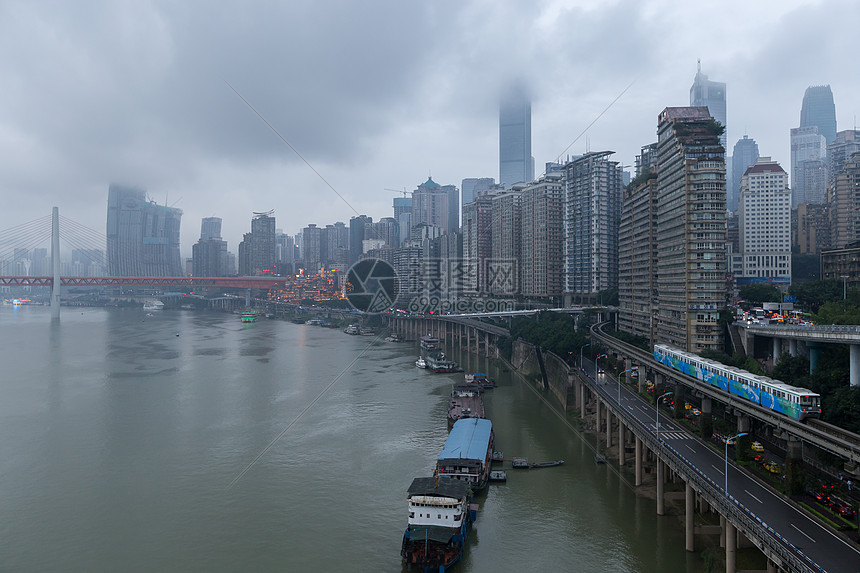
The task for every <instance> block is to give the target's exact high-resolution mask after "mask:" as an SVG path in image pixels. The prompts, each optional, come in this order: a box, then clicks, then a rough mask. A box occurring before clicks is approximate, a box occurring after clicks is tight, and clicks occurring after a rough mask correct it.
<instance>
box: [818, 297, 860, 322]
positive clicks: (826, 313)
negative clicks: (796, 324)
mask: <svg viewBox="0 0 860 573" xmlns="http://www.w3.org/2000/svg"><path fill="white" fill-rule="evenodd" d="M858 299H860V293H858V292H857V291H852V292H851V295H850V296H849V297H848V298H847V300H845V301H841V300H840V301H839V302H825V303H824V304H822V305H821V306H820V307H818V312H817V313H816V314H815V322H816V323H817V324H860V300H858Z"/></svg>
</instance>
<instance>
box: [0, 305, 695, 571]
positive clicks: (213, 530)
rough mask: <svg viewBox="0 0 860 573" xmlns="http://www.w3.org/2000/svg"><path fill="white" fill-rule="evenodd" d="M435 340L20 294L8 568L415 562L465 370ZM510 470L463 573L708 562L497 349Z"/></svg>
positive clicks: (3, 438)
mask: <svg viewBox="0 0 860 573" xmlns="http://www.w3.org/2000/svg"><path fill="white" fill-rule="evenodd" d="M417 353H418V351H417V346H416V345H415V344H413V343H402V344H392V343H386V342H383V341H382V340H381V339H376V338H373V337H360V336H348V335H345V334H344V333H343V332H341V331H340V330H329V329H323V328H319V327H314V326H306V325H296V324H292V323H289V322H282V321H273V320H263V321H260V322H257V323H253V324H242V323H241V322H240V321H239V319H238V318H237V317H235V316H233V315H227V314H216V313H206V312H198V313H195V312H190V311H160V312H158V311H157V312H154V313H151V315H150V316H148V315H147V313H145V312H144V311H142V310H131V309H125V310H120V309H112V310H107V309H83V312H81V309H77V310H76V309H72V308H68V309H67V308H64V309H63V315H62V319H61V321H60V322H59V323H54V324H52V323H51V320H50V311H49V309H48V308H46V307H10V306H2V307H0V570H3V571H7V570H8V571H39V572H50V571H64V572H65V571H216V572H217V571H401V570H402V566H401V563H400V543H401V540H402V536H403V530H404V528H405V525H406V515H407V510H406V489H407V488H408V486H409V484H410V483H411V481H412V478H413V477H417V476H429V475H431V474H432V470H433V466H434V462H435V459H436V456H437V455H438V454H439V452H440V451H441V449H442V446H443V444H444V442H445V439H446V437H447V432H446V422H445V414H446V409H447V400H448V394H449V393H450V390H451V384H452V383H455V382H459V381H461V380H462V374H459V375H455V374H450V375H443V374H432V373H430V372H427V371H422V370H418V369H416V368H415V367H414V361H415V358H416V356H417ZM449 353H451V354H453V355H454V357H455V359H459V360H461V362H463V363H465V364H464V366H465V367H466V368H467V370H471V371H476V370H484V371H487V370H488V371H489V373H490V375H491V376H493V377H495V378H496V379H497V380H498V382H499V387H498V388H497V389H495V390H490V391H488V392H487V393H486V398H485V401H486V409H487V414H488V416H489V417H490V418H491V419H492V420H493V426H494V429H495V432H496V445H497V449H500V450H502V451H503V452H504V453H505V457H507V458H510V457H513V456H524V457H528V458H529V460H530V461H546V460H556V459H564V460H565V464H564V465H563V466H561V467H556V468H545V469H540V470H517V471H513V470H511V469H510V468H509V467H508V468H505V469H506V470H507V471H508V482H507V483H506V484H501V485H491V486H490V487H489V489H488V491H487V492H486V493H482V494H480V495H478V497H477V498H476V502H477V503H479V504H480V510H479V512H478V520H477V522H476V523H475V525H474V528H473V530H472V533H471V534H470V539H469V543H468V547H467V550H466V554H465V556H464V559H463V561H462V562H461V563H460V564H458V565H457V566H456V569H455V570H456V571H461V572H481V571H583V572H586V571H587V572H594V571H613V572H658V571H689V572H693V571H698V570H700V569H701V565H700V562H699V560H698V558H697V557H696V556H695V555H693V554H688V553H686V552H685V551H684V537H683V530H682V528H681V526H680V524H679V523H678V522H677V520H676V519H675V518H672V517H662V518H659V519H658V517H657V516H656V515H655V505H654V501H653V500H650V499H645V498H643V497H639V496H637V495H636V494H635V493H634V492H633V490H632V488H631V487H630V485H629V483H628V481H629V480H628V479H627V478H620V477H619V476H618V475H616V474H615V473H614V472H613V471H612V468H610V467H608V466H605V465H595V464H594V462H593V456H594V453H593V451H592V450H591V448H590V446H589V444H588V443H587V442H586V441H584V440H583V439H581V438H580V437H579V436H578V435H577V434H576V433H575V432H574V431H573V430H572V428H571V427H570V426H569V425H568V424H567V423H566V422H565V420H564V418H563V417H562V416H559V415H558V413H557V412H556V410H555V409H553V408H552V407H551V406H550V405H549V402H548V401H546V400H545V399H542V396H541V394H540V393H538V392H536V391H535V390H534V389H532V388H531V387H530V386H529V385H528V384H526V383H525V382H523V381H521V380H520V379H519V378H517V377H516V376H514V375H512V374H510V373H507V372H504V371H501V370H499V368H498V366H496V365H493V364H488V363H487V362H486V361H484V360H480V361H479V360H478V359H476V358H474V357H469V356H462V355H460V354H459V353H458V352H456V351H455V350H454V349H449Z"/></svg>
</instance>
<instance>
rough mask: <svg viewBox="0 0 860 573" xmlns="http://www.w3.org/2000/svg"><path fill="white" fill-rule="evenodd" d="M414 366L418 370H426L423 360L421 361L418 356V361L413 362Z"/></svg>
mask: <svg viewBox="0 0 860 573" xmlns="http://www.w3.org/2000/svg"><path fill="white" fill-rule="evenodd" d="M415 366H417V367H418V368H422V369H423V368H427V363H426V362H425V361H424V359H423V358H421V357H420V356H419V357H418V360H416V361H415Z"/></svg>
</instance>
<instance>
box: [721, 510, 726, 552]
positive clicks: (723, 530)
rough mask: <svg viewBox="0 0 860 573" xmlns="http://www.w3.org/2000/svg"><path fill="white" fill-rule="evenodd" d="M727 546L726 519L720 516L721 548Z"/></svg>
mask: <svg viewBox="0 0 860 573" xmlns="http://www.w3.org/2000/svg"><path fill="white" fill-rule="evenodd" d="M725 546H726V518H725V516H724V515H720V547H723V548H725Z"/></svg>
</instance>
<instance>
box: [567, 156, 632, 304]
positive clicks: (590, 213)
mask: <svg viewBox="0 0 860 573" xmlns="http://www.w3.org/2000/svg"><path fill="white" fill-rule="evenodd" d="M613 153H614V152H613V151H597V152H594V151H592V152H589V153H586V154H585V155H582V156H580V157H578V158H576V159H574V160H573V161H571V162H569V163H567V164H566V165H565V167H564V179H563V183H564V292H565V298H566V299H567V300H566V301H565V302H571V303H576V304H579V303H584V302H597V294H598V293H599V292H601V291H604V290H606V289H610V288H617V287H618V222H619V220H620V218H621V201H622V198H621V167H619V165H618V162H617V161H610V160H609V157H610V156H611V155H612V154H613Z"/></svg>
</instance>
